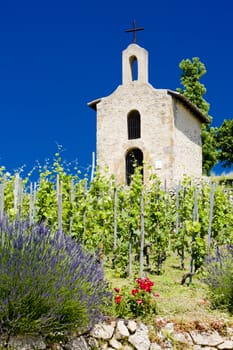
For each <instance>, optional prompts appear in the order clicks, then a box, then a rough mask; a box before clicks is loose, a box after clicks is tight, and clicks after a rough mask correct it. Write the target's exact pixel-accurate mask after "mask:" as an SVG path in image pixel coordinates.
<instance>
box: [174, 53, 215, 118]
mask: <svg viewBox="0 0 233 350" xmlns="http://www.w3.org/2000/svg"><path fill="white" fill-rule="evenodd" d="M179 67H180V69H181V70H182V74H181V84H182V85H183V86H184V89H182V88H178V89H177V91H178V92H179V93H181V94H182V95H184V96H185V97H187V98H188V99H189V100H190V101H191V102H192V103H193V104H194V105H195V106H197V107H198V108H199V109H200V111H202V113H203V114H205V115H208V112H209V103H208V102H206V101H205V99H204V98H203V95H205V93H206V88H205V86H204V85H203V84H201V83H200V81H199V80H200V79H201V77H202V76H203V75H204V74H206V68H205V65H204V63H202V62H201V61H200V60H199V58H198V57H193V58H192V61H191V60H190V59H185V60H182V61H181V62H180V64H179Z"/></svg>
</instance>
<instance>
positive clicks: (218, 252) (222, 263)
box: [204, 245, 233, 314]
mask: <svg viewBox="0 0 233 350" xmlns="http://www.w3.org/2000/svg"><path fill="white" fill-rule="evenodd" d="M204 282H205V283H206V284H207V286H208V290H209V299H210V301H211V304H212V306H213V307H214V308H220V309H225V310H227V311H229V312H230V313H231V314H233V249H232V246H228V245H225V246H223V247H220V248H219V247H218V246H216V247H215V256H214V257H212V258H209V259H208V261H207V267H206V273H205V278H204Z"/></svg>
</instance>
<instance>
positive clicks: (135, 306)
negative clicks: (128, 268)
mask: <svg viewBox="0 0 233 350" xmlns="http://www.w3.org/2000/svg"><path fill="white" fill-rule="evenodd" d="M153 286H154V282H152V281H151V280H150V279H149V278H148V277H146V278H137V279H136V281H135V285H134V287H133V288H130V287H129V286H125V287H123V288H122V289H120V288H114V292H115V295H114V306H115V313H116V316H118V317H138V318H140V317H143V319H145V318H149V317H151V316H153V315H155V314H156V312H157V300H156V299H157V298H158V297H159V294H158V293H154V292H153Z"/></svg>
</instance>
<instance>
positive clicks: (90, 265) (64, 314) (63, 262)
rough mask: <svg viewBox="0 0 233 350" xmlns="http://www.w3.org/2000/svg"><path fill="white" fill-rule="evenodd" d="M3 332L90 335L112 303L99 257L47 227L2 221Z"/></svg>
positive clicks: (0, 324)
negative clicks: (77, 332) (79, 332)
mask: <svg viewBox="0 0 233 350" xmlns="http://www.w3.org/2000/svg"><path fill="white" fill-rule="evenodd" d="M0 233H1V236H0V265H1V270H0V332H1V334H2V333H8V334H10V335H12V334H28V333H42V334H46V333H49V332H56V331H59V330H66V329H69V330H72V329H79V330H87V329H89V328H90V327H91V326H93V325H94V324H95V322H98V321H99V320H100V318H101V317H102V315H103V313H104V312H105V307H106V306H107V305H109V303H110V301H111V295H110V294H109V293H108V292H107V290H106V283H105V280H104V275H103V271H102V269H101V267H100V265H99V264H97V263H96V258H95V256H93V255H90V254H89V253H87V252H86V251H84V250H83V249H82V248H81V246H80V245H78V244H77V243H76V242H75V241H74V240H72V239H70V238H69V237H68V236H65V235H64V234H63V233H62V232H57V233H55V234H53V233H52V232H51V231H50V230H49V229H48V228H46V227H45V226H44V225H34V226H30V225H29V223H28V222H19V221H16V222H15V223H14V224H9V223H8V222H7V221H6V220H4V221H2V222H0Z"/></svg>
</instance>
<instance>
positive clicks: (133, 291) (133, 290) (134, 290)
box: [131, 288, 139, 295]
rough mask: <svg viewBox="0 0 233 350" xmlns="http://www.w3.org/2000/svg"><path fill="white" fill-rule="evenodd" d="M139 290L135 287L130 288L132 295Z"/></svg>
mask: <svg viewBox="0 0 233 350" xmlns="http://www.w3.org/2000/svg"><path fill="white" fill-rule="evenodd" d="M138 292H139V290H138V289H137V288H135V289H132V291H131V293H132V295H136V294H137V293H138Z"/></svg>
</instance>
